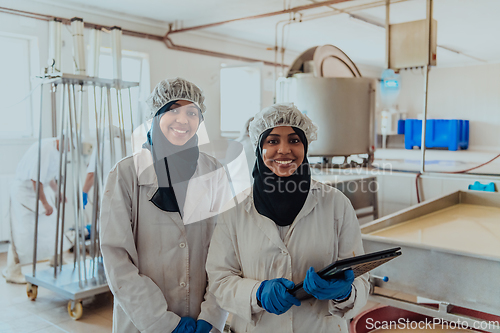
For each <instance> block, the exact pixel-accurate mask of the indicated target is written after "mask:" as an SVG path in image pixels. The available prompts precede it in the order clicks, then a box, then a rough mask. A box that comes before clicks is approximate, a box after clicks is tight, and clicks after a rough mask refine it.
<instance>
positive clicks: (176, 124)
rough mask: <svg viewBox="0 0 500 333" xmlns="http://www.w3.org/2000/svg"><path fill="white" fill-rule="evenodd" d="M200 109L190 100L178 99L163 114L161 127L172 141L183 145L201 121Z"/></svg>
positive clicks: (193, 133) (174, 143)
mask: <svg viewBox="0 0 500 333" xmlns="http://www.w3.org/2000/svg"><path fill="white" fill-rule="evenodd" d="M199 112H200V111H199V110H198V107H196V105H194V104H193V103H192V102H189V101H183V100H180V101H177V102H175V103H174V104H172V106H171V107H170V109H169V111H167V112H165V113H164V114H163V115H161V118H160V128H161V131H162V132H163V135H165V137H166V138H167V140H168V141H170V143H172V144H173V145H176V146H182V145H184V144H185V143H186V142H188V140H189V139H191V138H192V137H193V136H194V135H195V134H196V131H197V130H198V125H199V123H200V116H199Z"/></svg>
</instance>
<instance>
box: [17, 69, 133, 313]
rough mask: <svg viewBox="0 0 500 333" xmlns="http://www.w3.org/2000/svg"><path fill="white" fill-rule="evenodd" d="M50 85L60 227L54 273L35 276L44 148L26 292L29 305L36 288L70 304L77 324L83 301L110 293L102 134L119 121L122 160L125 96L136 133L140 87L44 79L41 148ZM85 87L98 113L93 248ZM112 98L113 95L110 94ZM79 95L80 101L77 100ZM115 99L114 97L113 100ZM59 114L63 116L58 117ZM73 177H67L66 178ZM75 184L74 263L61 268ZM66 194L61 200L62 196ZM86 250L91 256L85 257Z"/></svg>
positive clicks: (82, 78)
mask: <svg viewBox="0 0 500 333" xmlns="http://www.w3.org/2000/svg"><path fill="white" fill-rule="evenodd" d="M46 85H50V88H51V92H50V94H51V106H52V127H53V130H52V135H53V136H54V137H55V136H57V114H58V113H59V115H60V117H59V118H60V119H59V121H60V126H59V147H63V148H62V149H59V153H60V154H59V179H58V192H57V194H56V196H57V198H56V208H57V213H56V214H57V225H56V226H55V233H56V237H55V239H56V241H55V247H54V267H53V269H46V270H42V271H37V267H36V265H37V262H36V261H37V241H38V239H37V238H38V212H39V186H40V163H41V144H39V147H38V176H37V177H38V178H37V185H36V221H35V233H34V235H35V236H34V249H33V273H32V275H26V281H27V282H28V284H27V287H26V292H27V295H28V297H29V298H30V299H31V300H33V301H34V300H35V299H36V297H37V292H38V287H39V286H41V287H44V288H46V289H49V290H51V291H53V292H56V293H58V294H60V295H62V296H63V297H66V298H68V299H69V302H68V313H69V315H70V317H71V318H73V319H75V320H77V319H79V318H80V317H81V316H82V314H83V307H82V299H84V298H87V297H91V296H94V295H97V294H100V293H104V292H107V291H108V290H109V287H108V285H107V282H106V276H105V274H104V267H103V260H102V255H101V253H100V243H99V220H98V216H99V202H100V198H102V190H103V163H102V161H103V156H104V155H103V154H104V130H105V127H106V125H107V126H109V131H110V133H111V130H112V126H113V123H114V122H113V117H114V116H115V117H117V119H116V120H117V123H118V128H119V130H120V144H121V152H122V155H123V157H124V156H126V154H127V152H126V139H125V126H124V124H125V119H124V112H123V101H122V90H128V99H129V103H130V125H131V129H133V128H134V127H133V120H132V97H131V90H130V89H131V88H132V87H137V86H139V83H138V82H125V81H121V80H107V79H100V78H95V77H87V76H79V75H71V74H62V75H61V76H58V77H49V78H44V79H43V82H42V84H41V99H40V125H39V142H41V139H42V119H43V112H42V111H43V88H44V86H46ZM84 87H87V88H88V90H89V91H92V90H93V97H94V106H93V107H94V113H95V121H96V141H97V147H96V148H97V156H96V168H95V170H96V172H95V173H94V196H93V202H94V205H93V209H92V222H91V227H90V240H89V241H88V242H89V243H90V244H86V240H85V236H84V235H85V233H84V229H85V216H84V212H83V198H82V171H85V169H84V168H83V166H82V160H81V159H82V158H81V156H82V148H83V145H82V116H83V114H84V105H85V104H84V100H85V97H86V94H85V93H84ZM58 88H59V89H61V90H60V98H61V103H60V105H59V108H58V107H57V105H56V104H57V103H56V99H57V90H58ZM112 93H113V94H112ZM77 95H78V98H77ZM112 95H113V96H112ZM114 98H116V107H115V109H116V110H115V112H113V110H112V109H113V108H112V106H113V102H114V101H113V100H112V99H114ZM58 109H59V112H58ZM109 146H110V147H109V149H110V150H109V151H110V152H111V158H112V160H111V161H112V163H115V162H116V161H114V160H113V159H114V156H115V153H114V152H115V149H116V148H117V147H115V143H114V139H111V140H109ZM68 153H69V154H70V155H71V156H70V161H71V167H72V169H71V174H70V173H68V169H67V164H68ZM68 175H69V176H68ZM68 178H70V180H71V181H72V182H73V183H72V185H73V194H74V195H73V204H74V227H75V231H76V233H75V241H74V251H73V253H74V256H73V257H74V260H73V263H69V264H63V238H64V236H63V234H64V227H65V211H66V205H65V200H60V198H59V197H60V196H61V198H66V185H67V180H68ZM61 193H62V195H61ZM87 249H88V250H89V255H88V256H87V253H86V251H87Z"/></svg>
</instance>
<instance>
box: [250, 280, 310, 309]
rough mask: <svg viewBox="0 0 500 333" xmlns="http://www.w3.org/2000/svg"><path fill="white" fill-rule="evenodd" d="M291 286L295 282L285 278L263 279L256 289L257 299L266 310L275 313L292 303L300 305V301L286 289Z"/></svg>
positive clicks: (287, 307) (289, 306)
mask: <svg viewBox="0 0 500 333" xmlns="http://www.w3.org/2000/svg"><path fill="white" fill-rule="evenodd" d="M293 287H295V284H294V283H293V282H292V281H290V280H287V279H283V278H280V279H273V280H265V281H263V282H262V283H261V284H260V287H259V289H258V290H257V300H258V301H259V302H260V303H261V304H262V308H264V310H266V311H267V312H269V313H274V314H276V315H280V314H283V313H285V312H287V311H288V309H290V308H291V307H292V305H296V306H299V305H300V301H299V300H298V299H296V298H295V297H294V296H292V294H290V293H289V292H288V291H287V289H292V288H293Z"/></svg>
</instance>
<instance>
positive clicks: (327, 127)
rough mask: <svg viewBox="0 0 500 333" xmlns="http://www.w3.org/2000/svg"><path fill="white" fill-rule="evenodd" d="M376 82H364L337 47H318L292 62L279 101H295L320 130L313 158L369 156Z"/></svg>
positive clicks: (280, 85)
mask: <svg viewBox="0 0 500 333" xmlns="http://www.w3.org/2000/svg"><path fill="white" fill-rule="evenodd" d="M375 84H376V80H374V79H368V78H362V77H361V74H360V72H359V70H358V69H357V67H356V65H355V64H354V63H353V62H352V61H351V60H350V59H349V57H348V56H347V55H346V54H345V53H344V52H342V51H341V50H340V49H339V48H337V47H335V46H333V45H324V46H319V47H313V48H311V49H309V50H307V51H305V52H304V53H302V54H301V55H300V56H299V57H298V58H297V59H296V60H295V62H294V63H293V64H292V66H291V67H290V70H289V72H288V75H287V77H286V78H281V79H280V80H278V82H277V95H276V101H277V102H278V103H283V102H293V103H294V104H295V105H296V106H297V107H298V108H299V110H301V111H302V112H303V113H304V114H307V116H308V117H310V118H311V119H312V120H313V122H314V123H315V124H316V125H317V126H318V127H319V131H318V140H317V141H315V142H313V143H311V145H310V147H309V156H320V157H323V158H324V163H323V165H325V164H326V165H327V166H338V165H332V164H331V158H332V157H335V156H344V157H345V160H344V165H346V166H347V165H348V164H347V158H348V157H349V156H351V155H357V154H365V155H366V158H365V160H364V163H363V164H364V165H367V163H368V161H369V160H370V159H371V156H372V154H373V150H374V105H375Z"/></svg>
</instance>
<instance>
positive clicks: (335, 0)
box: [168, 0, 352, 34]
mask: <svg viewBox="0 0 500 333" xmlns="http://www.w3.org/2000/svg"><path fill="white" fill-rule="evenodd" d="M347 1H352V0H328V1H322V2H316V3H312V4H309V5H303V6H298V7H294V8H289V9H285V10H278V11H275V12H270V13H264V14H259V15H252V16H246V17H241V18H237V19H232V20H226V21H221V22H215V23H209V24H203V25H198V26H195V27H189V28H184V29H177V30H172V31H169V33H168V34H175V33H179V32H187V31H192V30H200V29H205V28H212V27H217V26H219V25H223V24H227V23H232V22H237V21H245V20H255V19H259V18H265V17H271V16H276V15H283V14H288V13H296V12H300V11H303V10H307V9H313V8H318V7H324V6H328V5H334V4H336V3H341V2H347Z"/></svg>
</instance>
